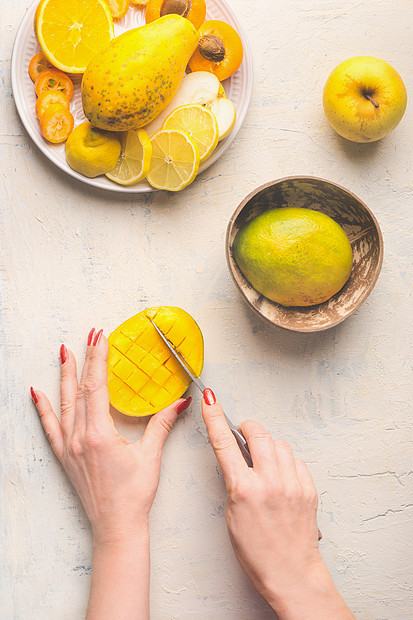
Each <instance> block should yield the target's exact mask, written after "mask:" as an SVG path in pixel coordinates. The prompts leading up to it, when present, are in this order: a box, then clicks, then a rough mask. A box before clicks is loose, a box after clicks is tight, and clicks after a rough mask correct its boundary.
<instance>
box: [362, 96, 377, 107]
mask: <svg viewBox="0 0 413 620" xmlns="http://www.w3.org/2000/svg"><path fill="white" fill-rule="evenodd" d="M364 96H365V98H366V99H368V101H370V103H372V104H373V105H374V107H375V108H378V107H379V104H378V103H377V101H375V100H374V99H373V97H370V95H364Z"/></svg>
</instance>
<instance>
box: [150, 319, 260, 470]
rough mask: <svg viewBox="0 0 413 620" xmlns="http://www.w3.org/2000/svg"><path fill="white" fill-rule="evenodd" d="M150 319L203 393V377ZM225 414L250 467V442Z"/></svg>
mask: <svg viewBox="0 0 413 620" xmlns="http://www.w3.org/2000/svg"><path fill="white" fill-rule="evenodd" d="M148 319H149V321H150V322H151V323H152V325H153V326H154V328H155V329H156V331H157V332H158V334H159V335H160V337H161V338H162V340H163V341H164V343H165V344H166V346H167V347H168V349H169V351H170V352H171V353H172V355H173V356H174V358H175V359H176V360H178V362H179V363H180V364H181V366H182V368H183V369H184V370H185V372H186V374H187V375H188V376H189V377H190V378H191V379H192V381H193V382H194V383H195V385H196V387H197V388H198V389H199V390H200V391H201V392H202V393H203V392H204V390H205V385H204V384H203V383H202V381H201V379H200V378H199V377H197V376H196V375H195V373H194V371H193V370H192V368H191V367H190V366H189V365H188V362H187V361H186V360H185V359H184V358H183V357H182V355H181V354H180V353H179V351H178V350H177V349H176V347H175V346H174V345H173V344H172V342H170V341H169V340H168V338H167V337H166V336H165V334H164V333H163V332H162V331H161V330H160V329H159V327H158V326H157V325H156V324H155V323H154V322H153V321H152V319H150V318H149V317H148ZM224 416H225V420H226V421H227V424H228V426H229V428H230V429H231V431H232V434H233V435H234V437H235V441H236V442H237V444H238V446H239V449H240V450H241V454H242V456H243V457H244V459H245V462H246V463H247V465H248V467H252V459H251V454H250V451H249V448H248V444H247V442H246V439H245V437H244V435H243V434H242V433H241V431H239V430H238V429H237V427H236V426H235V425H234V424H233V423H232V422H231V420H230V419H229V418H228V416H226V415H225V413H224Z"/></svg>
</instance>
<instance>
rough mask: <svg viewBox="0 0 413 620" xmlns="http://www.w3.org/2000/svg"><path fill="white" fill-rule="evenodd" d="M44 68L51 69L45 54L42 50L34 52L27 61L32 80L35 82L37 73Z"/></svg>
mask: <svg viewBox="0 0 413 620" xmlns="http://www.w3.org/2000/svg"><path fill="white" fill-rule="evenodd" d="M46 69H52V65H51V64H50V62H49V61H48V60H47V58H46V56H45V55H44V54H42V52H39V53H38V54H35V55H34V56H33V58H32V59H31V61H30V63H29V75H30V78H31V79H32V81H33V82H35V81H36V78H37V77H38V76H39V74H40V73H41V72H42V71H46Z"/></svg>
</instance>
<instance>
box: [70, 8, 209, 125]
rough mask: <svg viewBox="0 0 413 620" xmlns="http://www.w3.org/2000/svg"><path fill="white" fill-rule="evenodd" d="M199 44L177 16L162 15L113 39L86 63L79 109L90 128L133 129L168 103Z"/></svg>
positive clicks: (195, 33) (192, 30)
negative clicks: (81, 109)
mask: <svg viewBox="0 0 413 620" xmlns="http://www.w3.org/2000/svg"><path fill="white" fill-rule="evenodd" d="M198 40H199V34H198V31H197V30H195V28H194V26H193V25H192V24H191V22H190V21H189V20H187V19H185V18H184V17H181V16H180V15H165V16H164V17H161V18H159V19H157V20H155V21H154V22H151V23H149V24H146V26H141V27H139V28H134V29H133V30H129V31H127V32H125V33H123V34H122V35H120V36H118V37H116V38H115V39H114V40H113V41H112V42H111V43H110V44H109V45H108V46H107V47H106V48H105V49H104V50H103V51H101V52H100V53H99V54H98V55H97V56H96V57H95V58H94V59H93V60H92V61H91V62H90V63H89V65H88V67H87V69H86V71H85V73H84V76H83V80H82V104H83V111H84V113H85V116H86V117H87V118H88V120H89V121H90V122H91V123H92V125H94V126H95V127H99V128H100V129H107V130H110V131H128V130H129V129H138V128H139V127H143V126H144V125H147V124H148V123H150V122H151V121H152V120H153V119H154V118H155V117H156V116H157V115H158V114H159V113H160V112H161V111H162V110H163V109H164V108H165V107H166V106H167V105H168V103H169V102H170V101H171V99H172V98H173V96H174V95H175V93H176V91H177V90H178V87H179V85H180V83H181V81H182V78H183V76H184V74H185V69H186V66H187V63H188V60H189V58H190V57H191V56H192V54H193V52H194V51H195V49H196V47H197V45H198Z"/></svg>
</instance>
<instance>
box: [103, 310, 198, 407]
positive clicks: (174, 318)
mask: <svg viewBox="0 0 413 620" xmlns="http://www.w3.org/2000/svg"><path fill="white" fill-rule="evenodd" d="M149 318H150V319H151V320H152V321H154V323H156V325H157V326H158V327H159V329H160V330H161V331H162V332H163V333H165V334H167V337H168V340H170V341H171V342H172V344H174V345H175V346H176V347H177V348H178V351H179V352H180V354H181V355H182V356H183V357H184V359H185V360H186V361H187V362H188V364H189V365H190V366H191V367H192V369H193V370H194V372H195V374H196V375H197V376H199V375H200V374H201V370H202V366H203V364H204V340H203V337H202V333H201V330H200V329H199V327H198V325H197V323H196V322H195V321H194V319H193V318H192V317H191V315H189V314H188V313H187V312H185V310H182V308H176V307H173V306H160V307H155V308H148V309H147V310H143V311H142V312H139V314H136V315H135V316H133V317H132V318H130V319H128V320H127V321H125V322H124V323H122V325H120V326H119V327H117V328H116V329H115V330H114V331H113V332H112V333H111V334H110V336H109V338H108V340H109V356H108V389H109V398H110V402H111V404H112V405H113V406H114V407H115V408H116V409H117V410H118V411H121V412H122V413H124V414H125V415H129V416H144V415H152V414H153V413H156V412H157V411H159V410H160V409H163V408H164V407H167V406H168V405H170V404H171V403H173V402H174V400H176V399H177V398H179V397H180V396H182V394H183V393H184V392H185V390H186V389H187V388H188V386H189V385H190V383H191V379H190V378H189V377H188V375H187V374H186V372H185V371H184V370H183V369H182V366H181V365H180V363H179V362H178V361H177V360H176V359H175V357H174V356H173V355H172V354H171V352H170V351H169V349H168V347H167V346H166V344H165V343H164V342H163V340H162V338H161V337H160V335H159V334H158V332H157V331H156V329H155V327H154V326H153V325H152V323H151V322H150V321H149Z"/></svg>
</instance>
